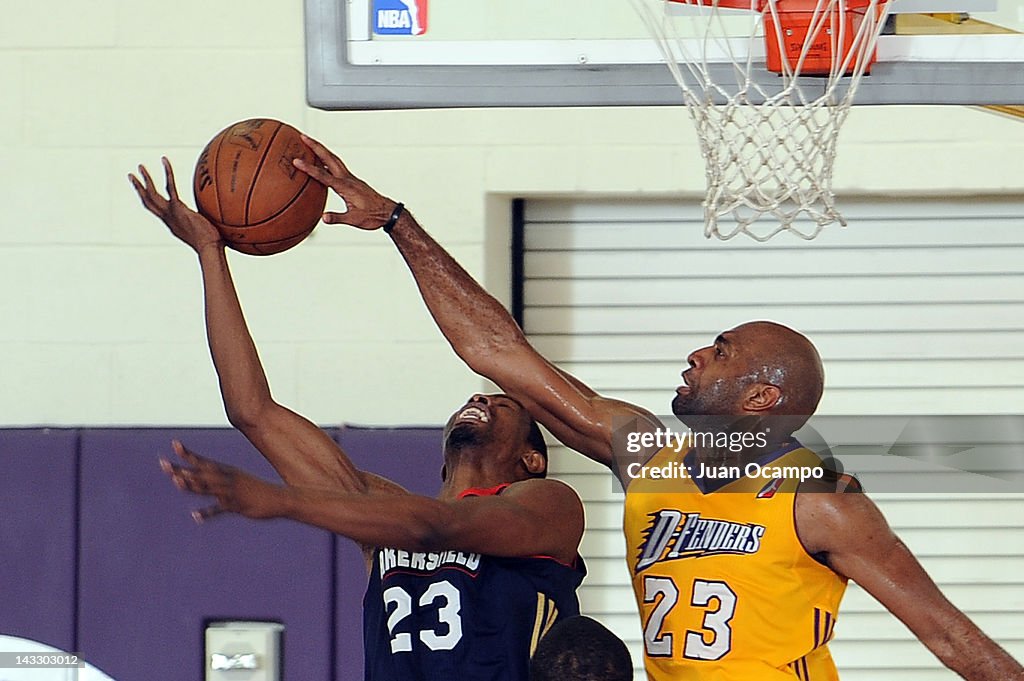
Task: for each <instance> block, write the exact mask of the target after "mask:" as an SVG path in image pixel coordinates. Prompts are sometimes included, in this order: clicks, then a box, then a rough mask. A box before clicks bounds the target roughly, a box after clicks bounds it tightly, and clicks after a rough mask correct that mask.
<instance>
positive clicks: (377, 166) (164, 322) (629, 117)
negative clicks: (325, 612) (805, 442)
mask: <svg viewBox="0 0 1024 681" xmlns="http://www.w3.org/2000/svg"><path fill="white" fill-rule="evenodd" d="M4 8H5V9H6V10H7V11H5V12H4V16H5V18H4V21H3V22H0V93H3V103H4V105H3V107H0V159H2V161H0V198H2V203H3V208H4V210H3V214H2V217H0V225H2V226H0V253H2V258H3V259H2V262H3V265H2V267H0V286H2V290H3V292H4V295H3V296H2V298H0V349H2V351H3V359H2V360H0V376H2V377H3V389H2V392H0V426H27V425H52V426H62V425H88V426H100V425H114V424H118V425H120V424H125V425H149V424H154V425H159V424H173V425H206V424H210V425H225V424H226V420H225V418H224V416H223V412H222V409H221V406H220V401H219V396H218V393H217V384H216V381H215V377H214V374H213V370H212V367H211V365H210V362H209V358H208V355H207V351H206V347H205V337H204V333H203V323H202V311H201V297H200V296H201V292H200V285H199V277H198V268H197V266H196V264H195V261H194V257H193V256H192V255H191V253H190V252H189V251H188V250H187V248H186V247H185V246H183V245H182V244H180V243H177V242H176V241H175V240H174V239H173V238H172V237H171V236H170V235H169V234H167V233H166V231H165V230H164V228H163V226H162V225H160V224H159V223H158V222H157V221H156V219H155V218H153V217H152V216H150V215H148V214H147V213H146V212H145V211H144V210H143V209H142V207H141V206H140V204H139V202H138V200H137V198H136V197H135V195H134V193H133V192H132V191H131V189H130V187H129V185H128V182H127V180H126V175H127V173H128V172H129V171H131V170H133V169H134V168H135V165H136V164H137V163H139V162H144V163H146V164H147V165H149V167H150V168H151V169H154V170H156V169H158V167H159V158H160V155H161V154H163V153H166V154H168V155H169V156H170V158H171V160H172V162H173V163H174V164H175V165H176V168H177V171H178V180H179V187H180V188H181V189H182V192H183V194H185V195H188V194H189V193H190V190H189V185H190V177H191V169H192V165H193V164H194V162H195V159H196V156H197V155H198V153H199V151H200V150H201V148H202V147H203V145H204V144H205V143H206V141H207V140H208V139H209V138H210V137H212V136H213V134H215V133H216V132H217V131H218V130H220V129H221V128H222V127H224V126H226V125H227V124H229V123H231V122H233V121H235V120H239V119H242V118H247V117H251V116H271V117H277V118H280V119H283V120H286V121H288V122H290V123H292V124H294V125H296V126H297V127H300V128H302V129H304V130H306V131H307V132H309V133H310V134H312V135H314V136H316V137H319V138H320V139H322V140H323V141H324V142H325V143H327V144H328V146H330V147H332V148H333V149H335V150H336V151H338V152H339V153H340V154H341V155H342V156H343V157H344V158H345V159H346V161H347V162H348V164H349V166H350V167H351V168H352V169H353V170H354V171H355V172H357V173H359V174H361V175H362V176H363V177H365V178H366V179H367V180H368V181H370V182H371V183H372V184H374V185H375V186H377V187H378V188H379V189H380V190H381V191H383V192H385V193H386V194H388V195H390V196H392V197H393V198H395V199H398V200H402V201H404V202H405V203H406V205H407V206H408V207H409V209H410V210H411V211H412V212H414V213H415V215H416V216H417V217H418V218H419V219H420V221H421V222H422V223H423V224H424V225H425V226H426V227H427V228H428V229H429V230H430V231H431V232H432V233H433V234H434V235H435V236H436V237H437V238H438V239H439V240H440V241H441V242H442V243H443V244H445V245H446V246H448V247H449V248H450V249H451V250H452V252H453V253H454V254H455V255H456V257H457V258H458V259H459V260H460V261H461V262H463V263H464V264H465V265H466V266H467V268H468V269H469V270H470V271H472V272H473V273H474V274H476V275H478V276H479V277H481V278H482V279H483V280H484V281H485V283H486V284H487V285H488V287H489V288H490V289H491V290H492V291H494V292H495V293H497V294H498V295H499V296H500V297H502V298H503V299H507V298H508V290H509V286H510V282H509V266H508V261H509V252H508V243H509V210H508V206H509V201H510V199H511V198H513V197H527V198H539V197H547V198H552V197H554V198H563V199H565V198H575V197H585V198H615V197H631V198H633V199H637V198H640V199H643V198H652V199H654V198H664V197H667V196H676V195H680V196H685V197H687V200H689V201H691V202H692V201H697V200H699V197H700V195H701V194H702V192H703V187H704V169H703V165H702V162H701V159H700V154H699V152H698V148H697V145H696V141H695V137H694V133H693V131H692V127H691V124H690V120H689V118H688V116H687V115H686V113H685V112H684V111H682V110H678V109H652V108H647V109H628V108H622V109H599V110H587V109H565V110H543V109H531V110H511V109H498V110H472V111H463V110H446V111H392V112H323V111H318V110H314V109H311V108H309V107H307V106H306V105H305V94H304V77H305V70H304V58H305V53H304V48H303V33H302V21H303V17H302V6H301V3H299V2H290V3H276V4H275V3H271V4H268V5H267V6H260V7H259V8H254V6H253V5H252V3H243V2H239V1H238V0H225V1H223V2H217V3H208V2H200V1H198V0H185V1H183V2H179V3H175V4H174V6H173V7H171V6H167V5H159V4H154V3H138V2H126V1H125V0H97V1H96V2H90V3H78V2H71V0H58V1H57V2H53V3H47V4H42V5H40V4H32V3H29V4H24V3H18V4H17V5H15V4H14V3H12V2H5V3H4ZM1013 9H1014V10H1016V8H1013ZM1010 19H1011V20H1012V19H1014V18H1013V17H1010ZM1016 20H1017V21H1022V19H1021V18H1019V17H1018V18H1016ZM1022 152H1024V123H1022V122H1021V121H1019V120H1013V119H1009V118H1002V117H999V116H995V115H993V114H989V113H985V112H982V111H977V110H970V109H965V108H943V107H899V108H873V109H856V108H855V109H854V111H853V113H852V114H851V116H850V118H849V119H848V121H847V123H846V126H845V128H844V130H843V132H842V133H841V135H840V150H839V160H838V164H837V168H836V173H835V188H836V190H837V192H838V193H839V195H840V202H839V203H840V208H842V207H843V198H842V197H844V196H850V197H862V196H866V195H876V194H890V195H896V196H913V197H948V196H966V195H979V194H985V195H992V194H995V195H998V196H1001V197H1003V198H1008V199H1011V200H1018V201H1019V200H1021V197H1024V174H1022V173H1021V172H1020V170H1019V168H1020V161H1021V158H1022V157H1024V153H1022ZM331 205H332V206H337V205H338V202H337V201H333V202H332V203H331ZM829 229H835V228H829ZM856 229H857V224H856V221H853V222H852V223H851V225H850V227H849V228H848V231H849V232H850V234H851V235H852V234H856ZM963 238H964V240H965V242H970V241H971V239H972V234H971V232H970V230H965V232H964V234H963ZM715 246H716V244H708V247H709V248H712V247H715ZM232 265H233V268H234V271H235V273H236V279H237V283H238V286H239V289H240V295H241V297H242V301H243V305H244V306H245V309H246V312H247V315H248V318H249V321H250V324H251V326H252V330H253V334H254V336H255V338H256V341H257V344H258V345H259V346H260V349H261V353H262V356H263V359H264V361H265V363H266V366H267V371H268V374H269V377H270V380H271V385H272V387H273V390H274V392H275V395H276V397H277V398H278V399H279V400H280V401H281V402H283V403H285V404H287V405H289V406H291V407H293V408H295V409H297V410H298V411H300V412H302V413H304V414H306V415H308V416H310V417H311V418H313V419H314V420H316V421H318V422H321V423H324V424H334V423H341V422H354V423H369V424H408V423H438V422H440V421H442V420H443V419H444V418H445V417H446V416H447V415H448V413H449V412H450V410H451V409H452V408H454V407H455V406H456V405H457V404H459V403H460V401H461V400H463V399H464V398H465V397H466V395H467V394H469V393H470V392H472V391H475V390H478V389H480V388H481V387H484V383H483V382H482V381H480V380H479V379H477V378H476V377H474V376H472V375H471V374H469V373H468V372H467V371H466V370H465V369H464V368H463V367H462V366H461V364H460V363H459V362H458V361H457V360H456V359H455V358H454V356H453V355H452V353H451V352H450V350H449V349H448V348H447V346H446V344H445V343H444V341H443V339H442V338H441V336H440V335H439V334H438V333H437V331H436V330H435V329H434V327H433V324H432V322H431V321H430V319H429V317H428V315H427V314H426V312H425V310H424V309H423V307H422V304H421V303H420V301H419V298H418V296H417V294H416V292H415V289H414V287H413V286H412V284H411V280H410V278H409V277H408V275H407V274H406V272H405V269H404V265H403V264H402V263H401V261H400V259H399V258H398V256H397V254H395V253H394V252H393V249H392V247H391V245H390V242H389V240H388V239H387V238H386V237H384V236H383V235H382V234H379V233H371V234H366V233H361V232H360V233H355V232H350V231H346V230H345V229H344V228H341V227H333V228H326V227H321V228H318V230H317V231H316V232H315V233H314V236H313V237H312V238H311V239H310V240H309V241H308V242H307V243H305V244H303V245H301V246H300V247H298V248H296V249H295V250H293V251H291V252H288V253H286V254H282V255H279V256H274V257H271V258H265V259H258V258H251V257H246V256H240V255H236V256H233V257H232ZM736 321H740V320H736ZM688 349H690V348H688V347H681V348H680V358H682V357H683V356H684V354H683V353H685V351H686V350H688ZM672 380H673V379H672V378H671V377H666V379H665V385H666V387H668V386H670V385H671V381H672ZM899 380H900V376H899V375H898V370H897V373H896V374H894V375H893V376H892V381H893V382H896V383H898V382H899ZM1014 399H1015V400H1017V401H1016V402H1015V404H1016V406H1015V408H1014V409H1011V411H1016V412H1017V413H1020V412H1021V411H1022V407H1024V404H1021V401H1020V396H1019V393H1017V395H1016V397H1015V398H1014ZM593 515H596V514H593ZM1018 564H1019V563H1018ZM626 584H627V582H626V575H625V569H624V568H623V572H622V585H623V586H625V585H626ZM631 598H632V596H631V595H629V594H628V589H625V590H624V591H623V592H622V594H621V602H622V603H623V604H624V605H623V607H624V608H626V609H627V610H628V608H629V605H630V603H631ZM848 603H852V604H853V605H855V606H856V605H857V603H858V601H856V600H854V599H853V598H851V599H850V601H848ZM1018 622H1019V620H1018ZM885 626H889V625H888V624H887V625H885ZM1018 636H1019V632H1018ZM910 654H911V655H912V656H913V657H914V658H917V657H918V656H919V654H920V653H919V652H917V651H916V650H915V651H914V652H912V653H910ZM902 678H903V679H906V680H907V681H909V680H910V679H936V678H949V675H948V674H946V675H945V676H942V675H941V674H940V675H939V676H935V675H934V674H932V673H930V672H925V671H916V672H912V673H910V674H909V675H907V676H905V677H902Z"/></svg>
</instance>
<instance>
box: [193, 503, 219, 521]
mask: <svg viewBox="0 0 1024 681" xmlns="http://www.w3.org/2000/svg"><path fill="white" fill-rule="evenodd" d="M221 513H224V508H223V507H222V506H221V505H220V504H214V505H213V506H207V507H206V508H200V509H198V510H196V511H192V519H193V520H195V521H196V522H197V523H204V522H206V521H207V520H209V519H210V518H213V517H215V516H218V515H220V514H221Z"/></svg>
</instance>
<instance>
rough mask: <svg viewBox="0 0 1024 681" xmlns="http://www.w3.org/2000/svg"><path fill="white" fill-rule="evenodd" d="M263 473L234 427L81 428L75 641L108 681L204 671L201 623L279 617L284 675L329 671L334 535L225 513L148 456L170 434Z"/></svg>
mask: <svg viewBox="0 0 1024 681" xmlns="http://www.w3.org/2000/svg"><path fill="white" fill-rule="evenodd" d="M172 437H174V438H178V439H180V440H182V442H184V443H185V444H186V445H187V446H188V447H190V448H191V449H193V450H195V451H196V452H198V453H200V454H205V455H207V456H210V457H212V458H216V459H218V460H220V461H223V462H225V463H229V464H232V465H235V466H238V467H240V468H244V469H245V470H247V471H250V472H252V473H255V474H257V475H260V476H261V477H264V478H267V479H273V480H276V479H277V478H276V476H275V474H274V473H273V471H272V469H271V468H270V466H269V465H268V464H267V463H266V462H265V461H264V460H263V459H262V458H261V457H260V455H259V454H258V453H257V452H256V450H255V449H253V448H252V447H251V446H250V445H249V443H248V442H246V441H245V439H244V438H243V437H242V436H241V435H240V434H239V433H237V432H235V431H231V430H227V429H223V430H211V429H191V430H188V429H177V430H172V429H166V430H165V429H111V430H87V431H83V432H82V441H81V542H82V544H81V576H80V580H79V606H78V609H79V619H78V649H79V651H80V652H82V653H83V655H84V656H85V658H86V659H87V660H89V661H90V662H91V663H92V664H94V665H96V666H97V667H99V668H100V669H102V670H104V671H105V672H107V673H108V674H110V675H111V676H113V677H114V678H116V679H117V680H118V681H151V680H152V679H155V678H160V679H162V680H166V681H195V680H196V679H201V678H203V676H202V668H203V628H204V622H205V621H206V620H208V619H243V620H273V621H280V622H283V623H284V625H285V633H284V660H285V663H284V675H283V678H284V679H285V680H286V681H329V680H330V679H331V669H330V667H331V638H332V614H333V613H332V612H331V609H332V600H331V599H332V595H333V585H332V582H333V579H334V575H333V574H332V567H333V551H334V541H333V537H332V536H331V535H330V534H328V533H326V532H323V531H320V530H316V529H313V528H309V527H305V526H301V525H299V524H296V523H292V522H288V521H276V520H275V521H260V522H257V521H252V520H248V519H245V518H240V517H237V516H224V517H220V518H216V519H214V520H212V521H211V522H209V523H207V524H205V525H202V526H199V525H196V524H195V523H194V522H193V521H192V519H191V518H190V517H189V512H190V511H191V510H192V509H194V508H199V507H200V506H202V505H205V504H206V503H208V502H207V501H206V500H204V499H200V498H198V497H193V496H191V495H187V494H185V493H183V492H180V491H178V490H177V489H176V488H175V487H174V486H173V485H172V484H171V482H170V481H169V479H168V478H167V477H166V476H165V475H164V474H163V473H162V472H161V471H160V469H159V467H158V464H157V459H158V456H160V455H171V449H170V440H171V438H172Z"/></svg>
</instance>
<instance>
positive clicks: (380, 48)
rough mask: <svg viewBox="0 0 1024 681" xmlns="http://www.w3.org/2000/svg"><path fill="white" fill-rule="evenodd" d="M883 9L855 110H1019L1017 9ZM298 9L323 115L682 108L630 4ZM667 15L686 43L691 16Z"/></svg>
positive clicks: (311, 86)
mask: <svg viewBox="0 0 1024 681" xmlns="http://www.w3.org/2000/svg"><path fill="white" fill-rule="evenodd" d="M647 1H650V2H657V1H658V0H647ZM890 6H891V8H892V11H893V12H894V13H896V14H898V16H897V17H896V22H895V24H894V30H895V31H896V33H895V34H890V35H883V36H882V37H881V38H880V39H879V43H878V60H879V61H878V63H877V64H876V65H875V67H874V69H873V71H872V73H871V75H870V76H867V77H865V79H864V81H863V82H862V83H861V85H860V90H859V91H858V93H857V96H856V99H855V102H854V103H855V104H860V105H863V104H964V105H983V104H1003V105H1018V104H1024V34H1020V33H1016V31H1024V6H1021V3H1019V2H1016V1H1015V0H891V2H890ZM305 12H306V17H305V21H306V58H307V65H306V70H307V99H308V101H309V103H310V104H311V105H312V106H315V107H318V108H322V109H401V108H447V107H499V106H500V107H506V106H518V107H523V106H526V107H565V106H643V105H678V104H680V103H681V97H680V93H679V89H678V87H677V86H676V84H675V83H674V81H673V80H672V78H671V76H670V74H669V72H668V70H667V68H666V67H665V64H664V61H663V58H662V56H661V53H660V52H659V51H658V49H657V47H656V46H655V44H654V42H653V41H652V40H651V39H650V37H649V36H648V34H647V31H646V28H645V26H644V24H643V22H642V21H641V20H640V18H639V16H638V15H637V12H636V10H635V8H634V7H633V5H632V4H631V2H630V0H560V1H559V2H551V1H550V0H517V1H516V2H481V1H480V0H444V1H443V2H442V1H441V0H305ZM672 12H673V18H672V20H673V21H674V22H678V24H679V25H680V27H681V28H680V30H681V31H682V32H683V33H685V32H686V31H687V28H686V24H687V22H690V21H694V20H695V18H694V17H693V16H692V14H693V10H692V8H685V7H681V8H678V9H677V8H673V9H672ZM688 13H689V14H690V16H687V14H688ZM924 13H948V14H950V15H954V16H955V18H954V20H953V21H950V20H949V19H950V16H944V17H938V18H936V17H932V16H926V15H924ZM738 14H740V15H745V16H736V17H735V19H734V20H735V21H736V22H737V30H738V31H740V32H749V28H748V27H745V26H744V25H743V22H747V21H749V20H750V17H749V13H743V12H740V13H738ZM964 14H968V15H969V17H970V20H969V21H961V20H960V18H961V17H962V16H963V15H964ZM676 15H678V16H676ZM730 20H733V19H730ZM747 26H749V25H747ZM752 59H754V60H755V61H756V60H758V59H763V55H757V54H753V55H752ZM721 67H722V69H728V68H729V66H728V65H726V64H724V63H723V64H722V65H721ZM723 73H724V71H723ZM763 78H764V80H765V85H766V86H771V84H772V79H773V78H775V74H769V73H768V72H767V71H765V72H764V74H763Z"/></svg>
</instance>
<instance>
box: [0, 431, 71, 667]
mask: <svg viewBox="0 0 1024 681" xmlns="http://www.w3.org/2000/svg"><path fill="white" fill-rule="evenodd" d="M77 443H78V433H77V431H73V430H45V429H40V430H29V429H26V430H0V634H8V635H11V636H19V637H21V638H29V639H32V640H35V641H41V642H43V643H46V644H49V645H51V646H54V647H56V648H60V649H61V650H72V649H73V648H74V643H75V641H74V633H75V632H74V604H75V600H74V588H75V549H76V545H77V541H76V537H75V453H76V447H77Z"/></svg>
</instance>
